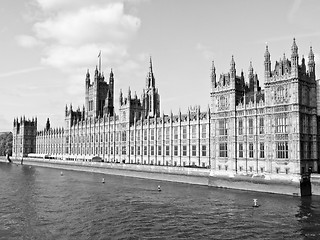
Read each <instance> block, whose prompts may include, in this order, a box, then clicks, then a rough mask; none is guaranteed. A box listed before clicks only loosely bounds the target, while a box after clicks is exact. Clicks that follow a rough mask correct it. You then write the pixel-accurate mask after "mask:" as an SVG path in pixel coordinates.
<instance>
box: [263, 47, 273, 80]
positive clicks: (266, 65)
mask: <svg viewBox="0 0 320 240" xmlns="http://www.w3.org/2000/svg"><path fill="white" fill-rule="evenodd" d="M264 76H265V80H267V79H268V78H269V77H271V60H270V53H269V49H268V45H266V51H265V53H264Z"/></svg>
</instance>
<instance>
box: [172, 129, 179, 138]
mask: <svg viewBox="0 0 320 240" xmlns="http://www.w3.org/2000/svg"><path fill="white" fill-rule="evenodd" d="M178 136H179V135H178V127H173V139H175V140H177V139H178Z"/></svg>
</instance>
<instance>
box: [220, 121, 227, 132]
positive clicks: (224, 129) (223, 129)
mask: <svg viewBox="0 0 320 240" xmlns="http://www.w3.org/2000/svg"><path fill="white" fill-rule="evenodd" d="M219 135H220V136H225V135H227V120H226V119H220V120H219Z"/></svg>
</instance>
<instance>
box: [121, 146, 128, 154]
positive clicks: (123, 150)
mask: <svg viewBox="0 0 320 240" xmlns="http://www.w3.org/2000/svg"><path fill="white" fill-rule="evenodd" d="M126 153H127V148H126V146H122V155H126Z"/></svg>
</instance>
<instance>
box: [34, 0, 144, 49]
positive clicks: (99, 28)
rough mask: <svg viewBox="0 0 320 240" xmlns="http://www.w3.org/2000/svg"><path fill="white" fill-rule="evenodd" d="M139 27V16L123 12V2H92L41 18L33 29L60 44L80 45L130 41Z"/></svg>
mask: <svg viewBox="0 0 320 240" xmlns="http://www.w3.org/2000/svg"><path fill="white" fill-rule="evenodd" d="M139 27H140V19H138V18H137V17H134V16H131V15H127V14H125V13H124V6H123V3H113V4H108V5H105V6H102V7H101V6H90V7H86V8H81V9H80V10H77V11H72V12H70V11H69V12H62V13H58V14H57V15H56V16H54V17H51V18H48V19H46V20H45V21H43V22H38V23H36V24H35V25H34V31H35V33H36V36H37V37H38V38H39V39H43V40H44V39H48V40H56V41H57V42H58V43H60V44H67V45H71V44H72V45H81V44H84V43H88V42H95V43H97V42H102V41H105V40H107V41H109V42H110V41H111V42H113V41H127V40H128V39H129V37H130V36H131V35H132V33H134V32H136V31H137V30H138V29H139Z"/></svg>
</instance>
